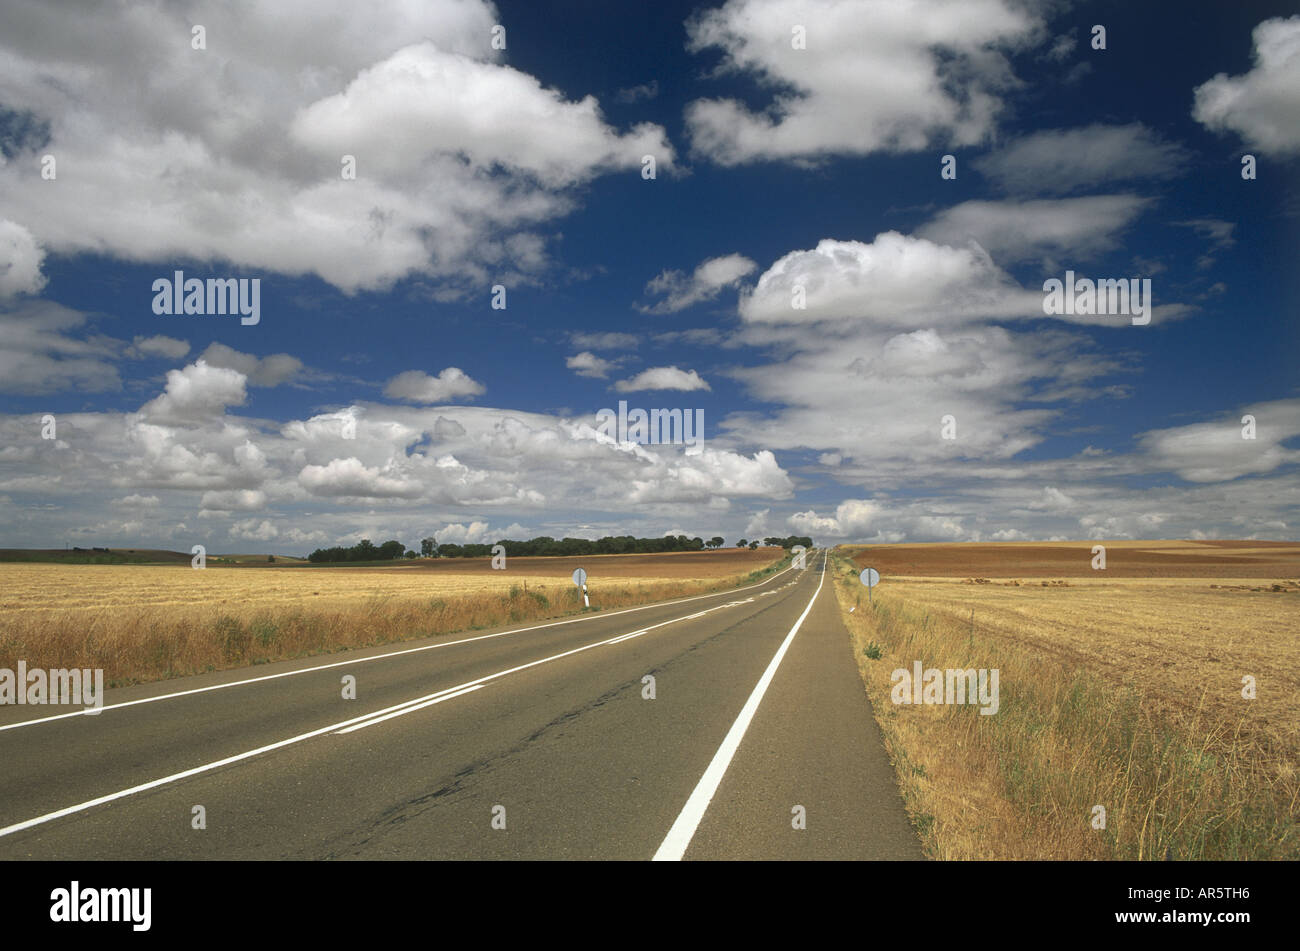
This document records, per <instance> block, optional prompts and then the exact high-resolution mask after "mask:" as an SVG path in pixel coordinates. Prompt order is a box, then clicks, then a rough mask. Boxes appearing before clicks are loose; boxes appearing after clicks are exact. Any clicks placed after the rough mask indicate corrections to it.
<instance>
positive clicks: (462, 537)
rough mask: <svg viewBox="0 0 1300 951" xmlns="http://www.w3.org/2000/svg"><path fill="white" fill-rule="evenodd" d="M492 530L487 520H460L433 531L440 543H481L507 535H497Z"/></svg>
mask: <svg viewBox="0 0 1300 951" xmlns="http://www.w3.org/2000/svg"><path fill="white" fill-rule="evenodd" d="M494 535H495V533H492V532H491V529H490V528H489V526H488V523H487V522H470V523H469V524H468V525H463V524H461V523H460V522H453V523H451V524H449V525H444V526H442V528H440V529H438V530H437V531H436V532H434V533H433V537H434V538H436V539H437V540H438V544H439V545H481V544H483V543H485V542H488V541H493V542H495V541H496V540H497V539H498V538H503V537H506V536H503V535H495V537H493V536H494Z"/></svg>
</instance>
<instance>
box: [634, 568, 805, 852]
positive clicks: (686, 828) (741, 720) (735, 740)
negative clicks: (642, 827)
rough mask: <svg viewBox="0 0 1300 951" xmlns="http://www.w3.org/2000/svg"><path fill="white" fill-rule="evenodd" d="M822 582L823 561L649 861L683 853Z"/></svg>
mask: <svg viewBox="0 0 1300 951" xmlns="http://www.w3.org/2000/svg"><path fill="white" fill-rule="evenodd" d="M825 582H826V564H825V562H823V563H822V575H821V580H820V581H818V582H817V590H816V591H814V592H813V596H812V598H811V599H810V600H809V601H808V606H807V607H806V608H804V609H803V614H800V615H799V620H797V621H795V622H794V627H792V628H790V633H789V634H787V635H786V636H785V640H784V641H782V642H781V646H780V647H778V648H777V650H776V655H775V656H774V657H773V658H772V661H771V663H769V664H768V665H767V670H765V671H763V676H762V677H760V678H758V683H757V684H756V685H755V686H754V690H753V692H752V693H751V694H750V695H749V699H748V700H746V701H745V705H744V706H743V707H742V708H741V710H740V715H739V716H738V717H736V722H735V723H733V724H732V725H731V729H730V730H728V731H727V735H726V737H725V738H724V739H723V741H722V745H721V746H720V747H718V752H716V753H714V754H713V760H712V762H710V763H709V767H708V769H706V770H705V771H704V775H703V776H701V777H700V781H699V782H698V783H697V784H696V786H695V790H694V791H693V792H692V793H691V796H690V798H689V799H687V800H686V805H685V806H683V807H682V811H681V813H680V814H679V815H678V816H677V821H676V822H674V823H673V826H672V828H671V829H669V830H668V835H666V836H665V837H664V840H663V842H662V843H661V844H660V846H659V851H657V852H655V854H654V859H653V861H655V862H677V861H680V860H681V857H682V856H683V855H685V854H686V849H687V847H688V846H689V845H690V844H691V839H692V838H694V836H695V830H696V829H697V828H699V825H700V820H701V819H703V818H704V813H705V812H706V811H707V810H708V808H709V803H710V802H712V801H713V796H714V794H715V793H716V792H717V791H718V786H719V785H720V784H721V783H722V777H723V776H725V775H726V773H727V767H729V766H730V765H731V758H732V757H733V756H735V755H736V750H737V749H739V748H740V741H741V740H742V739H744V737H745V731H746V730H747V729H749V724H750V721H751V720H753V719H754V714H755V713H757V712H758V705H759V704H760V703H761V702H762V700H763V694H765V693H767V687H768V685H769V684H770V683H771V682H772V678H773V677H775V676H776V669H777V668H778V667H780V666H781V659H782V658H783V657H785V652H786V651H787V650H788V649H789V647H790V643H791V642H792V641H793V640H794V636H795V635H796V634H798V633H799V628H801V627H802V626H803V622H804V618H806V617H807V616H808V612H809V611H811V610H812V606H813V602H815V601H816V600H817V595H819V594H821V590H822V585H823V584H824V583H825Z"/></svg>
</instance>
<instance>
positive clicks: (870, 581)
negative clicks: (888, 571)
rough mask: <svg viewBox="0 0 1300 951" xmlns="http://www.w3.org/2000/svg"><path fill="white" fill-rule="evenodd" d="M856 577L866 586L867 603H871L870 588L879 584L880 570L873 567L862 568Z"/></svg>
mask: <svg viewBox="0 0 1300 951" xmlns="http://www.w3.org/2000/svg"><path fill="white" fill-rule="evenodd" d="M858 578H859V579H860V580H861V581H862V583H863V584H864V585H866V586H867V603H868V604H870V603H872V599H871V589H872V588H874V587H875V586H876V585H878V584H880V572H879V571H877V570H876V569H875V568H863V569H862V574H860V575H858Z"/></svg>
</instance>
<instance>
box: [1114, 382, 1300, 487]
mask: <svg viewBox="0 0 1300 951" xmlns="http://www.w3.org/2000/svg"><path fill="white" fill-rule="evenodd" d="M1247 414H1249V415H1252V416H1254V417H1255V438H1253V439H1246V438H1243V435H1242V432H1243V425H1242V423H1241V417H1242V416H1244V415H1247ZM1298 435H1300V399H1291V400H1275V401H1273V402H1270V403H1260V404H1257V405H1255V406H1248V407H1246V408H1245V409H1244V410H1243V411H1242V413H1240V414H1234V415H1233V416H1232V417H1229V418H1227V419H1222V420H1218V421H1213V422H1203V423H1193V424H1191V425H1188V426H1175V427H1172V428H1169V429H1154V430H1150V431H1149V432H1145V433H1142V434H1141V435H1139V436H1138V447H1139V450H1140V452H1141V455H1142V456H1143V457H1144V459H1143V462H1144V467H1145V468H1147V469H1148V471H1157V472H1159V471H1164V472H1174V473H1176V474H1177V475H1178V476H1179V477H1180V478H1183V479H1186V480H1187V481H1188V482H1225V481H1228V480H1231V479H1238V478H1241V477H1242V476H1245V475H1256V474H1260V473H1266V472H1272V471H1273V470H1275V469H1277V468H1278V467H1280V466H1283V465H1286V464H1290V463H1294V462H1297V461H1300V450H1295V449H1288V448H1286V447H1285V446H1284V445H1282V443H1283V442H1285V441H1286V440H1288V439H1293V438H1295V437H1296V436H1298Z"/></svg>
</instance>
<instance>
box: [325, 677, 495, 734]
mask: <svg viewBox="0 0 1300 951" xmlns="http://www.w3.org/2000/svg"><path fill="white" fill-rule="evenodd" d="M482 689H483V685H482V684H475V685H474V686H472V687H466V688H465V689H464V690H453V691H452V692H451V693H445V694H443V695H442V696H441V697H434V698H433V699H432V700H426V701H424V703H417V704H415V705H414V706H407V707H405V708H403V709H401V710H394V711H393V712H392V713H385V714H384V715H383V716H382V717H375V718H374V719H373V720H367V721H366V722H365V723H357V724H355V725H353V726H348V727H344V728H343V729H341V730H335V731H334V733H335V735H336V736H341V735H342V734H344V733H352V732H354V731H356V730H364V729H365V728H366V727H368V726H374V725H375V724H376V723H383V722H384V721H385V720H391V719H392V718H393V717H402V716H406V714H408V713H414V712H415V711H416V710H423V709H424V708H425V707H431V706H433V705H434V704H435V703H442V702H443V701H444V700H454V699H455V698H456V697H463V696H464V695H465V694H467V693H473V692H474V691H475V690H482Z"/></svg>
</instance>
